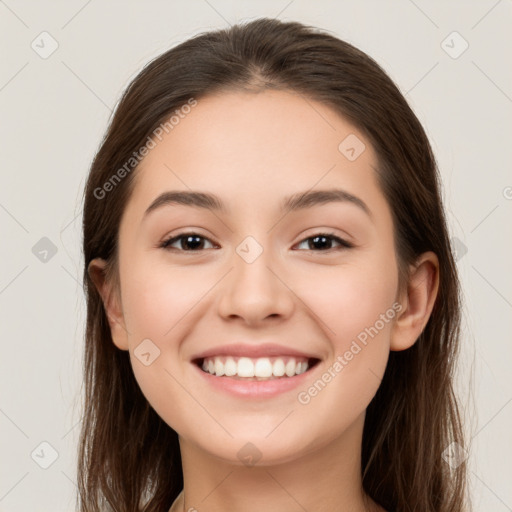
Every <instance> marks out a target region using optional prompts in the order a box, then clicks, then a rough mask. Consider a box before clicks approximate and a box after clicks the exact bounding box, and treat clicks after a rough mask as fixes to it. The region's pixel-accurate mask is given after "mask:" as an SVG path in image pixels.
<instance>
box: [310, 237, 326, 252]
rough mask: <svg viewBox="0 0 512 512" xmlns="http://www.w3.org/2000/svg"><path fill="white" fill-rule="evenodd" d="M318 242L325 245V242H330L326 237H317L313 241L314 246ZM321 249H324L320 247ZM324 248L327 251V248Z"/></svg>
mask: <svg viewBox="0 0 512 512" xmlns="http://www.w3.org/2000/svg"><path fill="white" fill-rule="evenodd" d="M318 240H323V242H324V243H325V241H326V240H328V238H327V237H325V236H315V237H313V239H312V242H313V244H316V243H317V242H318ZM317 248H318V247H317ZM320 248H322V247H320ZM323 248H324V249H325V247H323Z"/></svg>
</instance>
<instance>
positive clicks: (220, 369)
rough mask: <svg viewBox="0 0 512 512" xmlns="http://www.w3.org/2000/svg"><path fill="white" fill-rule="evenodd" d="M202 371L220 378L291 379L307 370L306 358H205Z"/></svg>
mask: <svg viewBox="0 0 512 512" xmlns="http://www.w3.org/2000/svg"><path fill="white" fill-rule="evenodd" d="M202 367H203V370H204V371H205V372H209V373H211V374H212V375H216V376H217V377H221V376H223V375H225V376H226V377H232V376H238V377H272V376H274V377H282V376H284V375H286V376H287V377H293V376H294V375H298V374H300V373H304V372H305V371H306V370H307V369H308V361H307V359H306V358H298V357H297V358H295V357H259V358H257V359H251V358H249V357H240V358H238V357H225V356H224V357H222V356H215V357H207V358H205V359H204V360H203V366H202Z"/></svg>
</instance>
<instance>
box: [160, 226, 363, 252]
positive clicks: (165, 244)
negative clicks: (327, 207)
mask: <svg viewBox="0 0 512 512" xmlns="http://www.w3.org/2000/svg"><path fill="white" fill-rule="evenodd" d="M187 236H197V237H199V238H202V239H203V240H207V241H208V242H210V243H211V244H212V245H217V244H215V242H213V241H212V240H211V239H210V238H209V237H207V236H204V235H202V234H201V233H200V232H196V231H190V230H189V231H183V232H181V233H177V234H174V235H172V236H168V237H166V238H165V239H164V240H163V241H162V242H160V243H159V244H158V247H160V248H162V249H166V250H169V251H170V250H175V251H177V252H183V253H194V252H197V253H199V252H204V251H205V250H206V249H199V250H189V251H187V250H184V249H176V248H170V245H171V244H173V243H175V242H177V241H179V240H180V239H182V238H186V237H187ZM321 236H323V237H326V238H330V239H332V240H333V241H334V242H336V243H338V244H339V246H340V247H337V248H336V247H334V248H330V249H325V250H314V249H306V251H311V252H318V253H332V252H333V251H336V250H342V249H351V248H353V247H355V245H354V244H353V243H352V242H349V241H348V240H346V239H345V238H342V237H341V236H338V235H336V233H333V232H332V231H329V230H324V231H316V232H314V233H312V234H311V235H309V236H305V237H303V238H301V240H300V241H299V242H297V243H296V244H294V246H296V245H300V244H302V243H304V242H306V241H308V240H311V239H312V238H316V237H321Z"/></svg>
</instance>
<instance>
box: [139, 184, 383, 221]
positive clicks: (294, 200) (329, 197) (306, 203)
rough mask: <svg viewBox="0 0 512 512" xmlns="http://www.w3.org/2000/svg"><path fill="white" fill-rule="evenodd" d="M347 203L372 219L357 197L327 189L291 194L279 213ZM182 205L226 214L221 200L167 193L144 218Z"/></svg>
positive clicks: (192, 193) (198, 194) (204, 195)
mask: <svg viewBox="0 0 512 512" xmlns="http://www.w3.org/2000/svg"><path fill="white" fill-rule="evenodd" d="M333 202H339V203H349V204H353V205H355V206H357V207H358V208H359V209H361V210H362V211H364V212H365V213H366V214H367V215H368V216H369V217H370V218H373V216H372V212H371V210H370V208H368V206H367V204H366V203H365V202H364V201H363V200H362V199H360V198H359V197H357V196H354V195H353V194H351V193H349V192H347V191H346V190H342V189H339V188H336V189H327V190H309V191H306V192H300V193H297V194H293V195H291V196H289V197H287V198H285V199H284V200H283V202H282V203H281V206H280V211H281V213H283V214H286V213H289V212H294V211H298V210H304V209H307V208H312V207H314V206H318V205H323V204H327V203H333ZM173 204H178V205H184V206H192V207H195V208H204V209H206V210H211V211H216V212H222V213H227V208H226V205H225V204H224V203H223V202H222V200H221V199H220V198H219V197H217V196H215V195H213V194H209V193H206V192H195V191H177V190H175V191H167V192H163V193H162V194H160V195H159V196H158V197H157V198H156V199H155V200H154V201H153V202H152V203H151V204H150V205H149V207H148V208H147V210H146V211H145V213H144V217H146V216H147V215H148V214H149V213H151V212H152V211H154V210H156V209H157V208H161V207H162V206H167V205H173Z"/></svg>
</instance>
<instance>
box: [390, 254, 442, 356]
mask: <svg viewBox="0 0 512 512" xmlns="http://www.w3.org/2000/svg"><path fill="white" fill-rule="evenodd" d="M410 272H411V273H410V277H409V283H408V286H407V290H406V292H405V293H404V296H403V297H402V300H401V301H400V302H401V304H402V305H403V310H402V312H401V313H400V314H399V316H398V318H397V320H396V322H395V325H394V326H393V330H392V334H391V344H390V349H391V350H394V351H400V350H406V349H408V348H409V347H411V346H412V345H414V343H415V342H416V340H417V339H418V338H419V336H420V334H421V333H422V332H423V329H424V328H425V326H426V325H427V322H428V320H429V318H430V314H431V313H432V309H433V307H434V303H435V300H436V297H437V292H438V289H439V260H438V258H437V256H436V254H435V253H433V252H432V251H429V252H425V253H423V254H422V255H421V256H420V257H419V258H418V260H417V261H416V263H415V264H414V265H413V266H412V267H411V271H410Z"/></svg>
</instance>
